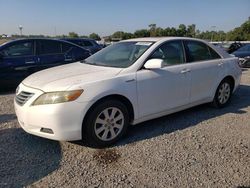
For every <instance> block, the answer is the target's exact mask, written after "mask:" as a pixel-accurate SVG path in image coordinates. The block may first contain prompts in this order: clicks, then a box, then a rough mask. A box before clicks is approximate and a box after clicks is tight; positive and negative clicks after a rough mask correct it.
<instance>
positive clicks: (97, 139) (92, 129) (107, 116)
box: [83, 100, 129, 147]
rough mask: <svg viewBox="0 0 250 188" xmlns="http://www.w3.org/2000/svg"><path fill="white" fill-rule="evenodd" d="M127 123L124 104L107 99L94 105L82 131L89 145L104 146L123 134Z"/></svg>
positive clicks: (127, 116)
mask: <svg viewBox="0 0 250 188" xmlns="http://www.w3.org/2000/svg"><path fill="white" fill-rule="evenodd" d="M128 123H129V114H128V110H127V108H126V106H125V105H124V104H123V103H122V102H120V101H117V100H107V101H104V102H102V103H100V104H98V105H97V106H95V107H94V108H93V109H92V111H91V112H90V113H89V114H88V117H87V120H86V124H85V125H83V126H84V127H83V128H84V129H83V131H85V133H86V134H85V136H86V138H87V140H86V141H87V142H88V143H89V144H90V145H91V146H95V147H105V146H108V145H111V144H113V143H115V142H116V141H117V140H118V139H119V138H121V137H122V136H123V135H124V133H125V132H126V129H127V126H128Z"/></svg>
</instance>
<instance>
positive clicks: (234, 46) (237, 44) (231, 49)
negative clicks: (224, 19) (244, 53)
mask: <svg viewBox="0 0 250 188" xmlns="http://www.w3.org/2000/svg"><path fill="white" fill-rule="evenodd" d="M242 46H244V44H242V43H240V42H234V43H232V44H231V45H230V46H229V48H228V50H227V52H228V53H230V54H231V53H233V52H235V51H236V50H238V49H239V48H241V47H242Z"/></svg>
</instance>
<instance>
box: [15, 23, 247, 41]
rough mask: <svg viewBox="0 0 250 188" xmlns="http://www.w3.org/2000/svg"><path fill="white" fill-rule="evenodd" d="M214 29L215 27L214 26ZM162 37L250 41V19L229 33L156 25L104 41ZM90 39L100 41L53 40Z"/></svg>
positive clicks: (115, 35)
mask: <svg viewBox="0 0 250 188" xmlns="http://www.w3.org/2000/svg"><path fill="white" fill-rule="evenodd" d="M214 27H215V26H214ZM164 36H179V37H195V38H200V39H204V40H209V41H244V40H248V41H250V19H249V20H248V21H246V22H244V23H243V24H241V26H240V27H236V28H234V29H233V30H231V31H229V32H224V31H216V29H215V28H212V29H211V30H210V31H200V30H198V29H196V25H195V24H191V25H185V24H180V25H179V27H177V28H175V27H167V28H161V27H157V25H156V24H150V25H149V26H148V28H147V29H139V30H136V31H135V32H134V33H130V32H124V31H116V32H114V33H113V34H112V35H110V36H108V37H105V38H106V40H109V41H112V40H125V39H131V38H139V37H164ZM12 37H13V38H18V37H50V36H44V35H29V36H24V35H23V36H20V35H12ZM67 37H70V38H92V39H94V40H101V37H100V36H99V35H98V34H97V33H91V34H90V35H89V36H85V35H84V36H81V35H78V34H77V33H76V32H69V33H68V35H58V36H55V38H67Z"/></svg>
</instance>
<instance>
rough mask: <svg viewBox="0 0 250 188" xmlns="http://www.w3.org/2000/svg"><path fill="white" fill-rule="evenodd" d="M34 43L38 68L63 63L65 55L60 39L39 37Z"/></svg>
mask: <svg viewBox="0 0 250 188" xmlns="http://www.w3.org/2000/svg"><path fill="white" fill-rule="evenodd" d="M36 44H37V45H36V46H37V48H36V49H37V53H38V58H39V69H40V70H42V69H46V68H50V67H54V66H57V65H61V64H64V59H65V57H64V53H63V52H62V45H61V42H60V41H56V40H44V39H41V40H37V41H36Z"/></svg>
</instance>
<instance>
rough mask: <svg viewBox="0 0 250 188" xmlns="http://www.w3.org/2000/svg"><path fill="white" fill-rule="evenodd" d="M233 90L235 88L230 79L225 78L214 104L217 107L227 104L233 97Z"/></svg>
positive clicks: (216, 94) (219, 87) (218, 89)
mask: <svg viewBox="0 0 250 188" xmlns="http://www.w3.org/2000/svg"><path fill="white" fill-rule="evenodd" d="M232 90H233V88H232V83H231V82H230V80H228V79H225V80H223V81H222V82H221V83H220V85H219V86H218V88H217V91H216V93H215V96H214V100H213V105H214V106H215V107H217V108H222V107H224V106H226V105H227V104H228V103H229V101H230V99H231V95H232Z"/></svg>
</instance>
